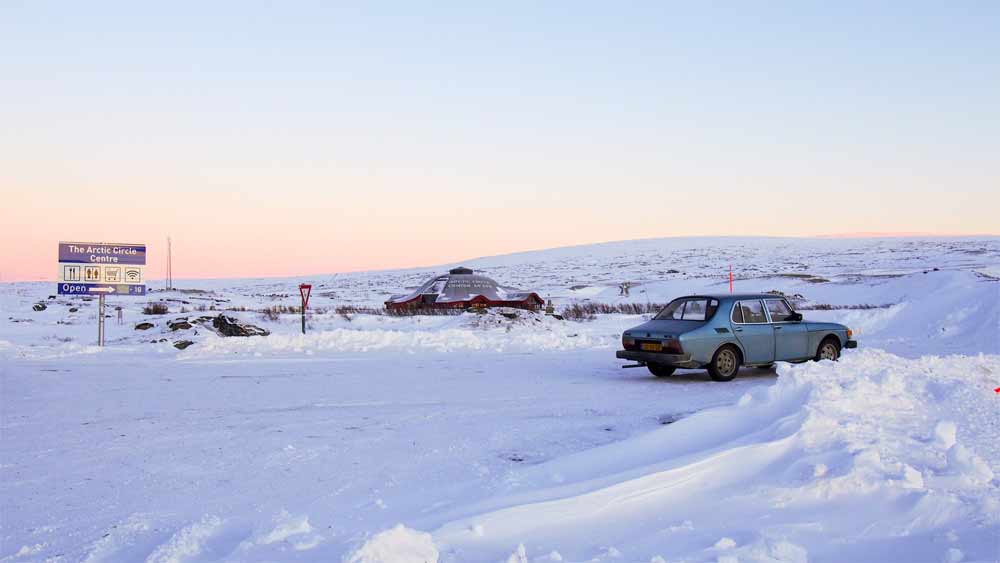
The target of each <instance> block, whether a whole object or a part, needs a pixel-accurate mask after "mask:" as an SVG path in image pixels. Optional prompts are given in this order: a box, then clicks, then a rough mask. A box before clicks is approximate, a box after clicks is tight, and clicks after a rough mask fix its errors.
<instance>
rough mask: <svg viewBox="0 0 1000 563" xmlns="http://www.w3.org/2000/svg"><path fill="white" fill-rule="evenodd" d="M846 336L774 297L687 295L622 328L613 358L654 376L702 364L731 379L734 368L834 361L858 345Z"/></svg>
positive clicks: (717, 375)
mask: <svg viewBox="0 0 1000 563" xmlns="http://www.w3.org/2000/svg"><path fill="white" fill-rule="evenodd" d="M851 336H852V334H851V329H849V328H847V327H846V326H844V325H842V324H837V323H826V322H810V321H804V320H803V319H802V315H801V314H799V313H796V312H795V311H793V310H792V308H791V306H789V304H788V301H786V300H785V299H784V298H783V297H781V296H780V295H773V294H768V293H762V294H757V293H754V294H735V295H734V294H724V295H690V296H687V297H680V298H678V299H674V300H673V301H671V302H670V303H669V304H668V305H667V306H666V307H665V308H664V309H663V310H662V311H660V313H659V314H658V315H656V317H655V318H654V319H653V320H651V321H649V322H646V323H643V324H641V325H639V326H636V327H633V328H630V329H628V330H627V331H625V333H624V334H623V335H622V346H623V347H624V348H625V349H624V350H619V351H618V353H617V356H618V357H619V358H621V359H626V360H634V361H636V362H638V364H636V365H635V366H626V367H637V366H646V367H648V368H649V371H650V372H652V374H653V375H655V376H657V377H666V376H669V375H671V374H673V373H674V370H676V369H677V368H695V369H698V368H706V369H708V373H709V375H711V376H712V379H714V380H715V381H731V380H732V379H733V378H734V377H736V374H737V373H738V372H739V369H740V366H751V367H770V366H771V365H773V364H774V362H776V361H785V362H804V361H806V360H817V361H818V360H836V359H837V358H839V357H840V351H841V350H842V349H844V348H856V347H857V346H858V343H857V342H856V341H855V340H852V339H851Z"/></svg>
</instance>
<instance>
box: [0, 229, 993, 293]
mask: <svg viewBox="0 0 1000 563" xmlns="http://www.w3.org/2000/svg"><path fill="white" fill-rule="evenodd" d="M726 238H730V239H734V238H744V239H818V240H824V239H825V240H828V239H879V238H912V239H928V238H1000V234H986V233H979V234H955V233H926V232H918V231H898V232H879V231H859V232H854V233H831V234H821V235H677V236H660V237H643V238H634V239H617V240H608V241H600V242H590V243H581V244H569V245H563V246H551V247H543V248H530V249H525V250H515V251H512V252H504V253H501V254H489V255H484V256H476V257H472V258H465V259H460V260H455V261H451V262H441V263H438V264H431V265H422V266H404V267H396V268H393V267H389V268H375V269H367V270H361V269H358V270H350V269H348V270H340V271H334V272H314V273H309V274H288V275H264V276H245V275H244V276H235V275H234V276H221V277H198V276H191V277H183V278H177V279H179V280H198V281H214V280H234V279H261V280H266V279H288V278H296V277H298V278H302V277H316V276H334V275H338V274H360V273H376V272H391V271H406V270H430V269H435V268H444V267H450V266H454V265H456V264H462V263H464V262H472V261H475V260H485V259H489V258H500V257H504V256H514V255H517V254H528V253H531V252H544V251H547V250H565V249H569V248H579V247H585V246H601V245H606V244H617V243H623V242H637V241H653V240H664V239H726ZM164 280H166V277H163V278H152V279H151V281H164ZM55 281H56V279H55V276H53V277H50V278H39V279H11V280H0V283H4V284H13V283H52V282H55Z"/></svg>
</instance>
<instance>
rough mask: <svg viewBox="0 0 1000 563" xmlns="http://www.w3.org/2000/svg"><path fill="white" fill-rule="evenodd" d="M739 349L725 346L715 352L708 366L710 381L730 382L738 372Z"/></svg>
mask: <svg viewBox="0 0 1000 563" xmlns="http://www.w3.org/2000/svg"><path fill="white" fill-rule="evenodd" d="M740 356H741V354H740V349H739V348H737V347H736V346H733V345H732V344H727V345H725V346H723V347H722V348H719V349H718V350H716V351H715V355H714V356H712V361H711V362H710V363H709V364H708V375H709V376H711V378H712V381H732V380H733V379H735V378H736V374H738V373H739V372H740V364H741V363H743V362H742V358H741V357H740Z"/></svg>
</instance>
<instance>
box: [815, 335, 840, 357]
mask: <svg viewBox="0 0 1000 563" xmlns="http://www.w3.org/2000/svg"><path fill="white" fill-rule="evenodd" d="M839 358H840V342H838V341H837V339H836V338H827V339H825V340H823V342H820V343H819V348H817V349H816V361H817V362H819V361H822V360H830V361H833V362H836V361H837V360H838V359H839Z"/></svg>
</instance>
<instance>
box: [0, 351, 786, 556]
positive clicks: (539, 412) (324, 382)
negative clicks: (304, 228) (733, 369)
mask: <svg viewBox="0 0 1000 563" xmlns="http://www.w3.org/2000/svg"><path fill="white" fill-rule="evenodd" d="M774 379H775V374H774V372H773V371H763V370H748V371H747V372H745V373H744V374H743V375H742V376H741V377H740V378H739V379H738V380H736V382H734V383H733V384H730V385H719V384H715V383H712V382H710V381H708V379H707V376H706V375H705V374H704V373H703V372H691V373H690V374H686V375H681V376H679V377H675V378H671V379H656V378H653V377H650V376H649V374H648V373H647V372H646V371H645V370H622V369H620V368H619V367H618V363H617V362H615V361H614V359H613V358H610V357H609V355H608V353H607V351H604V350H597V351H594V350H589V351H574V352H548V353H522V354H513V355H507V354H497V353H476V354H468V353H467V354H462V355H459V356H457V357H456V356H455V355H445V354H436V353H427V354H406V355H382V354H379V355H370V354H369V355H366V354H350V355H343V356H339V357H336V358H309V357H304V358H303V357H300V358H297V359H290V358H281V359H267V358H254V357H248V358H237V359H208V360H189V361H176V360H173V359H167V358H162V359H157V358H155V357H154V358H150V359H144V360H143V362H142V363H141V364H136V363H135V362H133V361H132V360H131V357H130V355H128V354H125V353H116V352H115V351H113V350H111V349H109V350H107V351H106V352H105V353H100V354H94V355H84V356H79V357H76V358H74V361H72V362H67V361H65V360H43V361H38V360H35V361H25V362H21V363H18V364H17V365H16V367H14V366H8V367H6V368H5V369H3V373H2V381H3V390H4V394H5V396H17V397H19V400H18V401H12V402H8V403H7V404H5V408H4V412H3V429H4V436H3V441H2V456H0V457H2V458H3V460H4V462H3V475H4V479H3V481H2V484H0V493H2V497H3V498H4V499H5V500H4V507H5V509H4V531H3V538H4V541H3V545H4V550H3V553H2V555H5V556H13V555H14V554H16V553H18V552H19V550H22V549H25V550H27V551H30V552H32V554H31V557H28V559H35V558H38V559H42V558H46V557H53V556H57V555H60V554H61V555H62V556H63V557H64V558H65V560H69V561H73V560H91V561H98V560H108V561H123V560H142V559H145V558H147V557H149V556H151V555H152V554H154V552H156V551H157V550H160V552H161V555H164V558H162V560H167V559H169V557H166V554H167V553H168V552H170V553H174V554H176V555H178V557H179V556H180V555H182V554H183V552H184V550H185V549H188V550H190V549H195V546H196V545H197V550H198V551H199V552H200V553H201V555H200V556H199V557H200V558H205V559H214V558H223V559H226V558H229V559H234V560H249V559H258V560H268V559H273V558H275V557H279V555H277V554H276V553H277V552H280V558H281V559H287V558H294V557H296V556H299V555H300V551H298V550H301V551H302V553H301V555H300V558H301V559H303V560H311V559H314V558H315V557H317V556H318V555H317V553H334V554H337V553H341V552H343V551H345V550H347V549H348V548H349V547H350V546H351V545H353V544H355V543H357V542H358V541H359V540H360V539H362V538H363V534H364V533H366V532H370V531H372V530H380V529H383V528H388V527H391V526H392V525H395V524H396V523H397V522H406V523H407V524H408V525H410V526H414V527H418V528H419V527H422V526H423V525H424V524H427V525H436V524H440V523H441V522H440V518H439V517H438V515H439V514H441V513H444V512H446V511H448V510H449V509H452V508H455V507H460V506H463V505H466V504H469V503H472V502H476V501H480V500H482V499H484V498H487V497H489V496H491V495H493V494H496V493H498V492H503V491H505V490H506V489H507V488H508V487H510V486H511V481H510V480H511V479H512V470H514V469H516V468H519V467H524V466H529V465H533V464H538V463H540V462H544V461H547V460H551V459H554V458H557V457H561V456H565V455H567V454H570V453H574V452H579V451H583V450H587V449H589V448H593V447H595V446H599V445H602V444H607V443H611V442H615V441H619V440H622V439H624V438H627V437H629V436H633V435H636V434H641V433H644V432H648V431H649V430H651V429H654V428H657V427H659V426H661V425H664V424H667V423H670V422H673V421H675V420H678V419H680V418H683V417H685V416H687V415H689V414H690V413H692V412H694V411H698V410H700V409H703V408H706V407H712V406H718V405H722V404H729V403H732V402H734V401H735V400H736V399H738V398H739V397H740V396H741V395H742V394H744V393H745V392H746V391H747V390H748V389H749V388H750V387H752V386H755V385H760V384H770V383H772V382H773V381H774ZM292 521H294V525H293V526H292V528H294V531H295V533H289V534H288V537H287V538H281V540H280V541H279V540H275V539H274V538H275V537H277V536H275V535H274V534H275V533H277V534H278V535H281V534H282V533H283V532H275V530H276V529H277V528H281V527H282V526H285V527H286V528H287V527H288V526H289V525H290V524H289V522H292ZM191 526H195V528H196V530H194V529H190V528H189V527H191ZM282 529H284V528H282ZM185 530H187V531H185ZM286 531H288V530H286ZM268 538H271V539H272V540H273V541H265V540H267V539H268ZM310 546H314V547H315V549H317V550H320V551H319V552H317V553H311V554H309V553H305V552H306V551H311V550H308V549H307V548H309V547H310ZM36 548H37V550H36ZM32 550H36V551H32ZM192 555H193V554H192ZM154 560H155V558H154Z"/></svg>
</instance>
